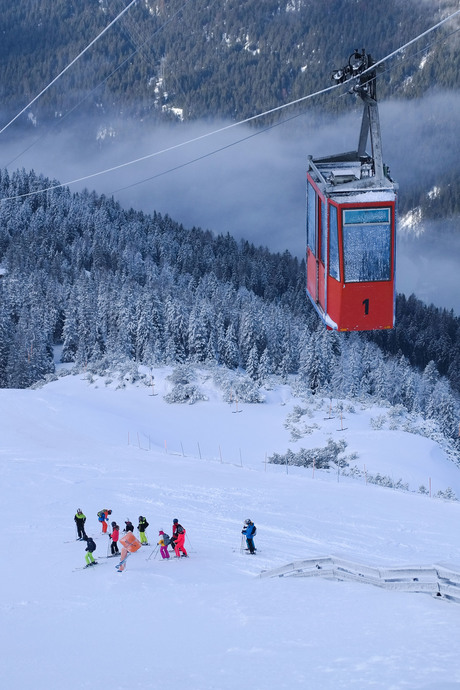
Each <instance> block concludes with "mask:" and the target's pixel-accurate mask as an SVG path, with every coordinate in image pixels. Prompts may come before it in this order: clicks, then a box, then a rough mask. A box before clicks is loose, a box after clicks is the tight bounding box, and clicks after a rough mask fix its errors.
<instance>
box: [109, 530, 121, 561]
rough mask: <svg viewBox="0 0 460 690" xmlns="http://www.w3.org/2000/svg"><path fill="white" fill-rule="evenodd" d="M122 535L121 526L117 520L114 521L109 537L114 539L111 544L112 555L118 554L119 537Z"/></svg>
mask: <svg viewBox="0 0 460 690" xmlns="http://www.w3.org/2000/svg"><path fill="white" fill-rule="evenodd" d="M119 536H120V528H119V527H118V525H117V523H116V522H112V532H111V534H109V537H110V538H111V540H112V543H111V544H110V550H111V552H112V556H116V555H117V554H118V553H120V552H119V551H118V544H117V542H118V537H119Z"/></svg>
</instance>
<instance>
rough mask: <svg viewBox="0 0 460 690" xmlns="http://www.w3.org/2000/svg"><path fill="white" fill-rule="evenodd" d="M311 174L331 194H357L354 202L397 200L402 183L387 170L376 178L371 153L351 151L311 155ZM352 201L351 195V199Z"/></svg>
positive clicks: (325, 191) (326, 193)
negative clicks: (395, 180)
mask: <svg viewBox="0 0 460 690" xmlns="http://www.w3.org/2000/svg"><path fill="white" fill-rule="evenodd" d="M308 162H309V174H310V176H311V178H312V179H313V180H314V182H315V183H316V184H317V186H318V187H319V189H320V190H321V191H322V192H323V193H324V194H325V195H326V196H329V197H335V196H343V195H344V196H347V197H353V201H379V200H381V201H388V200H393V199H394V198H395V195H396V190H397V189H398V185H397V183H396V182H393V180H392V179H391V178H390V176H389V174H388V173H387V172H386V174H385V175H383V176H382V177H376V176H375V175H374V172H373V160H372V158H371V157H370V156H361V157H358V154H357V152H353V151H352V152H350V153H344V154H339V155H335V156H329V157H325V158H313V157H312V156H309V157H308ZM350 201H351V198H350Z"/></svg>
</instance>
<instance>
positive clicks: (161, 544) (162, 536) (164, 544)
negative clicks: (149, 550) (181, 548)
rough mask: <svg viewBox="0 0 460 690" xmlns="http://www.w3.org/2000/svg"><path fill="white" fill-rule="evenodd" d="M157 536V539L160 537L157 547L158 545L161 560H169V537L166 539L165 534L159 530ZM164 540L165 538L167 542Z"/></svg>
mask: <svg viewBox="0 0 460 690" xmlns="http://www.w3.org/2000/svg"><path fill="white" fill-rule="evenodd" d="M158 535H159V537H160V539H159V541H158V545H159V547H160V553H161V557H162V558H163V559H165V558H169V553H168V543H169V537H168V535H167V534H165V533H164V532H163V530H160V531H159V532H158ZM166 538H167V541H166Z"/></svg>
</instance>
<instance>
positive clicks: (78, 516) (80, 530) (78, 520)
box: [74, 508, 86, 541]
mask: <svg viewBox="0 0 460 690" xmlns="http://www.w3.org/2000/svg"><path fill="white" fill-rule="evenodd" d="M74 520H75V524H76V525H77V534H78V537H77V539H79V540H80V541H83V540H84V539H85V537H86V534H85V522H86V515H84V514H83V512H82V509H81V508H79V509H78V510H77V512H76V513H75V517H74Z"/></svg>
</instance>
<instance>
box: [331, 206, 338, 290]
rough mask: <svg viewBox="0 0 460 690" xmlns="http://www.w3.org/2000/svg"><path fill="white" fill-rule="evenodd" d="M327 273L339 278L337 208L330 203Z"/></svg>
mask: <svg viewBox="0 0 460 690" xmlns="http://www.w3.org/2000/svg"><path fill="white" fill-rule="evenodd" d="M329 275H330V276H332V278H335V279H336V280H340V264H339V228H338V224H337V208H336V207H335V206H333V205H332V204H331V205H330V206H329Z"/></svg>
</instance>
